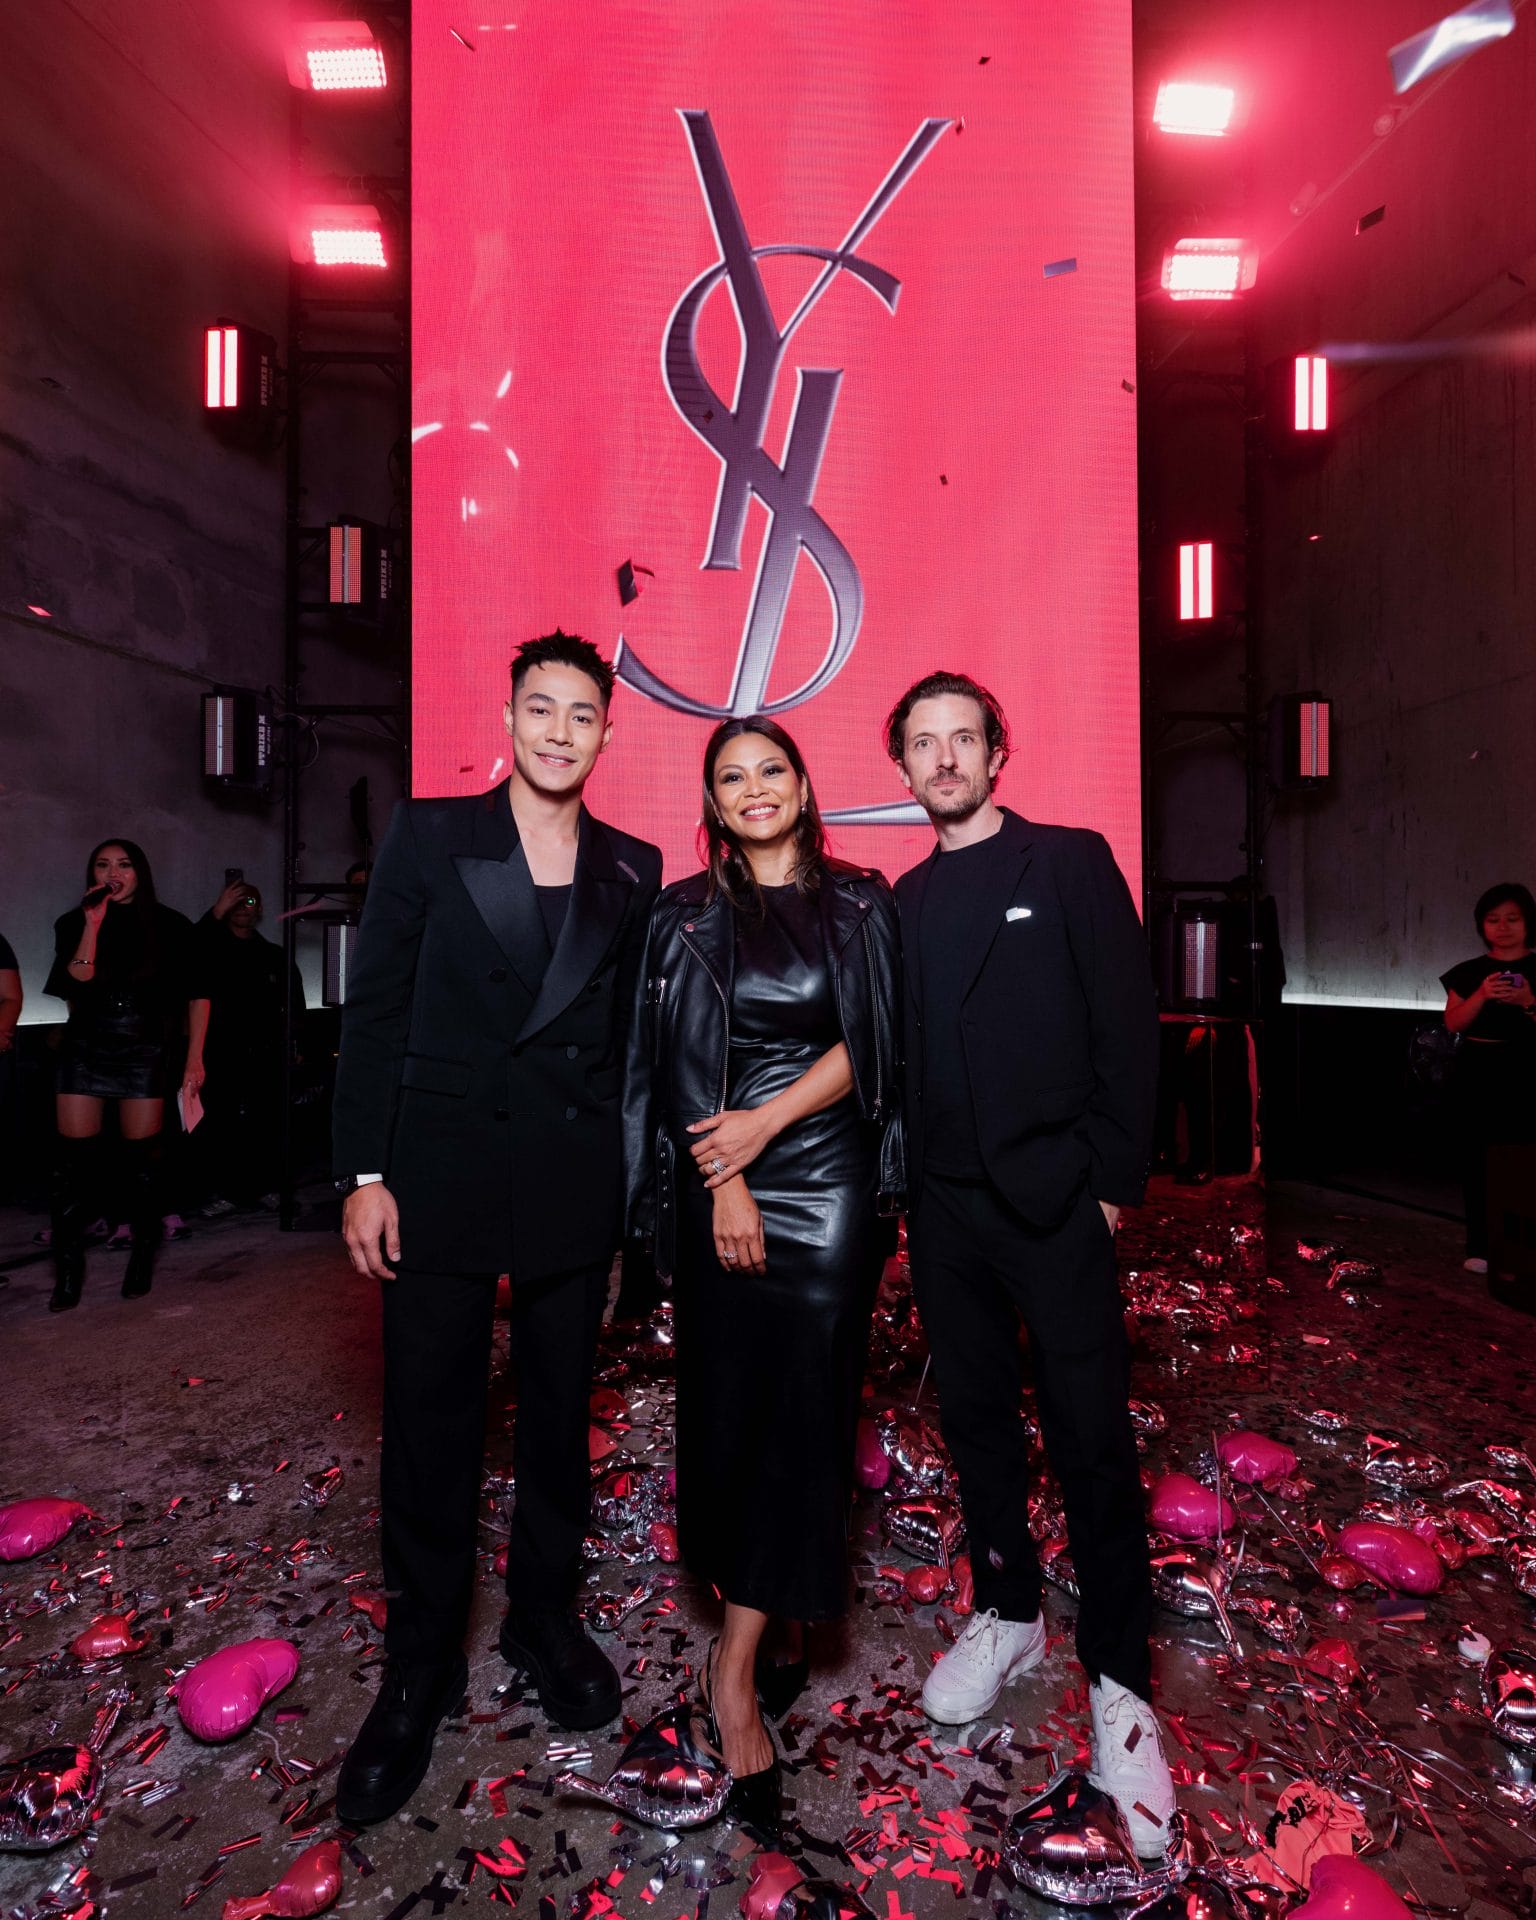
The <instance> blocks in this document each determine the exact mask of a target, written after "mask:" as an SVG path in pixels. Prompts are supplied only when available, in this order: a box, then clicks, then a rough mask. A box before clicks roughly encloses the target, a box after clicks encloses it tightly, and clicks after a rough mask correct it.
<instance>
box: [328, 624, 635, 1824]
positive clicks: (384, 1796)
mask: <svg viewBox="0 0 1536 1920" xmlns="http://www.w3.org/2000/svg"><path fill="white" fill-rule="evenodd" d="M612 693H613V670H612V668H611V667H610V666H609V664H608V663H607V661H605V660H604V659H603V657H602V655H601V654H599V653H598V651H597V649H596V648H595V647H593V646H592V645H590V643H589V642H587V641H585V640H581V639H577V638H575V637H573V636H572V635H569V634H564V633H559V632H557V633H553V634H550V635H548V636H546V637H545V638H543V639H540V640H532V641H529V642H528V643H527V644H526V645H525V646H522V647H520V648H519V649H518V652H517V656H516V658H515V660H514V661H513V663H512V697H511V699H510V700H509V701H508V702H507V705H506V709H505V720H506V727H507V732H508V734H509V735H510V736H511V740H512V771H511V773H510V774H509V776H508V777H507V779H506V780H505V782H503V783H502V784H501V785H500V786H497V787H493V788H492V789H491V791H490V792H489V793H485V794H478V795H473V796H470V797H468V798H462V799H444V800H407V801H403V802H402V803H401V804H400V806H399V807H397V808H396V810H395V816H394V819H393V821H392V822H391V824H390V829H389V833H388V835H387V837H386V838H385V841H384V844H383V846H382V847H381V849H380V851H379V856H378V860H377V863H376V864H375V866H374V869H373V872H372V875H371V877H370V880H369V886H368V900H367V906H366V907H365V909H364V912H363V921H362V927H361V930H360V933H359V939H358V959H357V962H356V964H355V966H354V969H353V973H352V978H351V980H350V982H349V983H348V992H347V1004H346V1009H345V1012H344V1014H343V1017H342V1032H341V1057H340V1062H339V1066H338V1070H337V1077H336V1099H335V1108H334V1124H333V1136H334V1138H333V1147H334V1160H335V1167H336V1171H337V1174H338V1175H339V1176H340V1177H339V1178H338V1180H337V1187H338V1189H339V1190H340V1191H341V1192H343V1193H344V1194H345V1195H346V1205H345V1210H344V1214H343V1223H342V1225H343V1232H344V1234H345V1237H346V1242H347V1249H348V1252H349V1253H350V1254H351V1257H352V1264H353V1266H354V1267H355V1268H356V1269H357V1271H358V1272H359V1273H363V1274H368V1275H371V1276H373V1277H374V1278H376V1279H378V1280H379V1281H380V1282H381V1283H382V1290H383V1335H384V1449H383V1460H382V1464H381V1469H380V1482H381V1493H382V1503H383V1515H382V1522H383V1524H382V1540H381V1546H382V1553H383V1561H384V1579H385V1586H386V1590H387V1593H388V1600H389V1616H388V1625H387V1627H386V1629H385V1652H386V1654H387V1662H386V1666H385V1672H384V1679H383V1684H382V1686H381V1687H380V1690H379V1694H378V1698H377V1699H376V1700H375V1702H374V1705H373V1708H372V1710H371V1711H370V1713H369V1715H368V1718H367V1719H366V1721H365V1722H364V1724H363V1727H362V1730H361V1732H360V1733H359V1734H358V1737H357V1739H356V1740H355V1741H354V1743H353V1745H352V1748H351V1751H350V1752H349V1753H348V1755H347V1757H346V1760H345V1762H344V1763H343V1765H342V1769H341V1775H340V1779H339V1781H338V1783H337V1794H336V1811H337V1816H338V1818H340V1819H342V1820H344V1821H347V1822H349V1823H351V1824H353V1825H360V1824H365V1823H368V1822H372V1821H377V1820H382V1819H384V1818H386V1817H387V1816H388V1815H389V1814H391V1813H393V1812H394V1811H395V1810H396V1809H397V1808H399V1807H400V1806H402V1805H404V1803H405V1802H406V1801H407V1800H408V1799H409V1798H410V1796H411V1795H412V1794H413V1793H414V1792H415V1790H416V1788H417V1786H418V1785H419V1783H420V1781H421V1779H422V1777H423V1775H424V1774H425V1772H426V1769H427V1766H428V1764H429V1762H430V1760H431V1756H432V1743H433V1739H434V1736H435V1734H436V1731H437V1726H438V1722H439V1721H440V1720H441V1719H442V1717H443V1715H444V1714H445V1713H447V1712H449V1711H451V1710H452V1709H453V1708H454V1707H455V1706H457V1704H458V1702H459V1700H460V1699H461V1698H462V1696H463V1693H464V1688H465V1681H466V1677H467V1667H466V1662H465V1658H464V1652H463V1639H464V1630H465V1626H466V1623H467V1620H468V1616H469V1604H470V1595H471V1589H472V1584H473V1580H474V1571H475V1550H476V1546H477V1544H478V1523H479V1507H480V1478H481V1463H482V1452H483V1444H484V1432H485V1413H486V1383H487V1372H488V1368H489V1362H490V1351H491V1324H492V1313H493V1308H494V1305H495V1298H496V1276H497V1275H498V1274H499V1273H509V1274H510V1275H511V1281H512V1358H513V1364H514V1367H515V1368H516V1371H517V1377H518V1403H517V1428H516V1434H515V1438H514V1449H515V1471H516V1479H517V1500H516V1507H515V1510H514V1513H513V1516H512V1526H511V1538H510V1541H509V1543H508V1549H507V1600H508V1611H507V1615H506V1619H505V1622H504V1623H503V1626H502V1629H501V1651H502V1655H503V1657H504V1658H505V1659H506V1660H507V1661H508V1662H509V1664H511V1665H512V1666H514V1667H517V1668H519V1669H521V1670H523V1671H524V1672H526V1673H528V1674H530V1675H531V1676H532V1678H533V1680H534V1683H535V1685H536V1686H537V1688H538V1693H539V1699H540V1702H541V1704H542V1705H543V1707H544V1710H545V1712H546V1714H547V1715H548V1717H549V1718H550V1720H551V1721H553V1722H555V1723H556V1724H557V1725H559V1726H563V1727H573V1728H591V1727H598V1726H602V1725H604V1724H605V1723H606V1722H607V1721H609V1720H611V1719H613V1718H614V1717H615V1715H616V1714H617V1713H618V1711H619V1680H618V1675H617V1674H616V1673H615V1671H614V1669H613V1667H612V1665H611V1664H610V1663H609V1661H608V1660H607V1658H606V1656H605V1655H604V1654H603V1653H602V1652H600V1651H599V1649H598V1648H597V1646H596V1645H595V1644H594V1643H593V1642H592V1641H591V1640H590V1639H589V1638H588V1637H587V1635H586V1634H585V1633H584V1631H583V1630H582V1627H581V1625H580V1623H579V1621H578V1620H577V1618H576V1616H575V1613H574V1611H573V1608H572V1601H573V1596H574V1594H575V1590H576V1583H577V1578H578V1574H579V1571H580V1563H581V1544H582V1539H583V1536H584V1535H585V1532H586V1524H587V1503H588V1481H589V1475H588V1455H587V1401H588V1396H589V1393H590V1389H591V1376H592V1361H593V1356H594V1352H595V1349H596V1342H597V1332H598V1327H599V1324H600V1322H601V1319H602V1314H603V1307H604V1304H605V1301H606V1297H607V1283H608V1271H609V1266H610V1263H611V1261H612V1258H613V1254H614V1251H615V1249H616V1248H617V1246H618V1244H619V1239H620V1232H621V1218H620V1216H621V1209H622V1170H621V1147H620V1117H619V1093H620V1076H621V1062H622V1060H623V1055H624V1043H625V1037H626V1036H625V1026H626V1022H627V1018H628V1011H629V1008H630V1006H631V1004H632V1002H633V999H634V982H635V975H636V972H637V970H638V967H639V963H640V955H641V951H642V949H643V945H644V936H645V926H646V920H647V916H648V915H649V913H650V908H651V903H652V901H653V900H654V899H655V897H656V892H657V889H658V887H659V886H660V883H661V855H660V853H659V852H658V851H657V849H656V848H655V847H653V846H650V845H649V844H648V843H647V842H645V841H643V840H636V839H633V838H631V837H630V835H628V834H625V833H619V832H617V831H616V830H615V829H614V828H612V827H609V826H605V825H603V824H602V823H601V822H599V821H597V820H594V819H593V817H592V815H591V814H590V813H588V812H587V810H586V808H585V807H584V806H583V805H582V790H583V788H584V787H585V786H586V783H587V778H588V776H589V775H590V774H591V772H592V770H593V768H594V767H595V766H596V764H597V759H598V756H599V754H601V753H602V751H603V749H604V748H605V747H606V746H607V744H608V741H609V737H610V735H611V732H612V729H611V727H610V726H609V722H608V703H609V700H610V698H611V696H612Z"/></svg>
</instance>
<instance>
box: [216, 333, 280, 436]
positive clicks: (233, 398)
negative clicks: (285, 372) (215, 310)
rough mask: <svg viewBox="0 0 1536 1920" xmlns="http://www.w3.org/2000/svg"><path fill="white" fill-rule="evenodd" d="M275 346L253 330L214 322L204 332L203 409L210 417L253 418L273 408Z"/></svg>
mask: <svg viewBox="0 0 1536 1920" xmlns="http://www.w3.org/2000/svg"><path fill="white" fill-rule="evenodd" d="M276 372H277V343H276V342H275V341H274V340H273V339H272V338H271V337H270V336H269V335H267V334H264V333H257V332H256V330H255V329H254V328H253V327H243V326H241V325H240V324H239V323H238V322H237V321H234V320H215V321H214V323H213V325H212V326H211V327H205V328H204V329H203V405H204V407H206V408H207V409H208V411H209V412H210V413H239V414H247V415H249V414H253V413H259V412H261V411H263V410H264V409H265V408H267V407H270V406H271V405H272V401H273V398H274V389H275V386H276Z"/></svg>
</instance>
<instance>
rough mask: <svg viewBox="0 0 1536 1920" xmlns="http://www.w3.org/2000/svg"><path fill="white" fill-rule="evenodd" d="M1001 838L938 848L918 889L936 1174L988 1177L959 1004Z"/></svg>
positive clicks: (927, 1154) (929, 1125) (926, 1099)
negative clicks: (976, 922)
mask: <svg viewBox="0 0 1536 1920" xmlns="http://www.w3.org/2000/svg"><path fill="white" fill-rule="evenodd" d="M1002 843H1003V842H1002V835H1001V834H996V833H995V834H993V835H992V836H991V837H990V838H989V839H986V840H981V841H978V842H977V844H976V845H975V846H973V847H956V848H955V849H954V851H953V852H950V853H940V855H939V856H938V858H937V859H936V860H935V861H934V863H933V866H932V867H931V868H930V869H929V874H928V885H927V887H926V888H925V889H924V892H923V916H922V923H921V925H920V926H919V927H918V933H917V938H918V951H919V954H920V956H921V960H922V980H923V1164H924V1168H925V1170H926V1171H927V1172H929V1173H936V1174H938V1175H939V1177H940V1178H941V1179H943V1178H948V1179H952V1180H980V1179H984V1178H985V1176H986V1167H985V1165H984V1164H983V1162H982V1157H981V1143H980V1140H979V1139H978V1137H977V1133H976V1114H975V1110H974V1108H973V1107H972V1104H971V1082H970V1075H969V1074H968V1073H967V1071H966V1064H965V1049H964V1044H963V1041H962V1039H961V1034H960V1008H961V1003H962V1000H963V998H964V995H965V990H966V988H967V987H968V986H969V985H970V981H969V979H968V978H967V971H968V968H969V965H970V956H971V955H972V954H973V952H974V946H973V942H972V940H971V937H970V936H971V933H972V931H973V928H972V922H973V919H974V916H975V913H976V911H977V903H978V901H979V900H980V899H981V898H982V897H983V896H984V895H985V894H986V892H987V883H988V881H989V880H990V878H991V877H992V873H993V870H994V869H995V867H996V865H997V862H998V858H999V855H1000V853H1001V851H1002Z"/></svg>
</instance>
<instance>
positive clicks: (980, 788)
mask: <svg viewBox="0 0 1536 1920" xmlns="http://www.w3.org/2000/svg"><path fill="white" fill-rule="evenodd" d="M990 791H991V789H990V787H989V786H988V785H987V783H986V781H985V780H970V781H967V782H966V783H965V784H964V785H963V786H957V787H950V788H949V789H948V790H947V791H945V790H943V789H939V788H935V787H934V786H933V784H932V783H931V782H930V783H929V784H928V786H926V787H925V788H924V789H923V792H924V796H925V797H924V800H923V805H924V808H925V809H926V811H927V812H928V813H929V814H931V815H932V816H933V818H934V819H937V820H968V819H969V818H970V817H971V815H972V814H973V813H975V812H977V811H978V810H979V809H980V808H981V807H983V806H985V804H986V800H987V795H988V793H990Z"/></svg>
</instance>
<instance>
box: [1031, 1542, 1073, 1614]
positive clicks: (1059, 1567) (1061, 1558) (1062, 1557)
mask: <svg viewBox="0 0 1536 1920" xmlns="http://www.w3.org/2000/svg"><path fill="white" fill-rule="evenodd" d="M1038 1552H1039V1555H1040V1571H1041V1572H1042V1573H1043V1574H1044V1575H1045V1577H1046V1579H1047V1580H1049V1581H1050V1583H1051V1585H1052V1586H1053V1587H1060V1589H1061V1591H1062V1592H1063V1593H1065V1594H1067V1595H1068V1596H1069V1597H1070V1598H1071V1599H1073V1600H1080V1599H1081V1598H1082V1595H1081V1594H1080V1593H1079V1592H1078V1590H1077V1565H1076V1562H1075V1561H1074V1560H1073V1558H1072V1549H1071V1548H1070V1547H1069V1546H1068V1545H1067V1543H1066V1541H1065V1539H1064V1538H1062V1537H1061V1536H1060V1535H1058V1536H1057V1537H1056V1538H1055V1539H1054V1540H1042V1541H1041V1543H1040V1546H1039V1548H1038Z"/></svg>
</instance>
